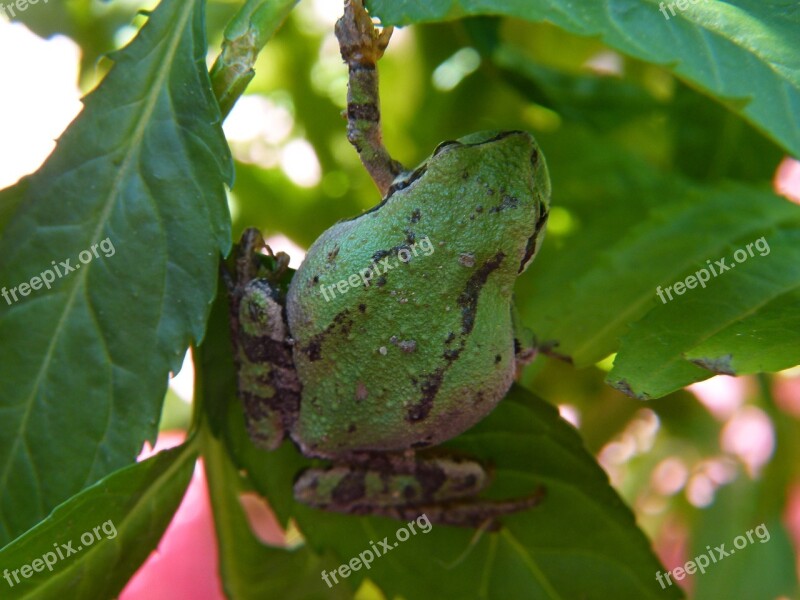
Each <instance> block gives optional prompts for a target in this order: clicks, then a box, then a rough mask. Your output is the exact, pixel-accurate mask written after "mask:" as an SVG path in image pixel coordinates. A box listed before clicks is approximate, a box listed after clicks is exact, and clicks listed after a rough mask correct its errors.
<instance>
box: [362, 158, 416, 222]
mask: <svg viewBox="0 0 800 600" xmlns="http://www.w3.org/2000/svg"><path fill="white" fill-rule="evenodd" d="M427 171H428V165H427V163H426V164H424V165H421V166H420V167H418V168H417V169H416V170H414V171H413V172H412V173H411V175H409V176H408V177H406V178H405V179H399V178H398V179H396V180H395V182H394V183H392V185H391V186H390V187H389V191H388V192H386V197H385V198H384V200H383V202H386V201H387V200H388V199H389V198H391V197H392V196H393V195H394V194H395V192H399V191H401V190H404V189H406V188H407V187H409V186H411V185H412V184H414V183H416V182H417V181H418V180H420V179H422V177H423V176H424V175H425V173H427ZM383 202H382V203H381V205H382V204H383ZM373 210H375V209H374V208H373V209H371V210H370V211H369V212H372V211H373Z"/></svg>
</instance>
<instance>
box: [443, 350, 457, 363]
mask: <svg viewBox="0 0 800 600" xmlns="http://www.w3.org/2000/svg"><path fill="white" fill-rule="evenodd" d="M459 354H461V348H458V349H457V350H445V351H444V354H443V355H442V356H443V358H444V359H445V360H446V361H447V362H453V361H454V360H456V359H457V358H458V355H459Z"/></svg>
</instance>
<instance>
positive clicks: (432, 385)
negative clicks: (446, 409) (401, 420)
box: [406, 367, 445, 423]
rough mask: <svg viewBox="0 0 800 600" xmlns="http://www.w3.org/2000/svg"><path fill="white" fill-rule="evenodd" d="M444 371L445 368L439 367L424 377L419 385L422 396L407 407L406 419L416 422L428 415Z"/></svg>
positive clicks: (440, 384)
mask: <svg viewBox="0 0 800 600" xmlns="http://www.w3.org/2000/svg"><path fill="white" fill-rule="evenodd" d="M444 372H445V369H443V368H441V367H440V368H438V369H436V371H434V372H433V374H432V375H428V377H426V378H425V381H423V382H422V385H420V391H421V392H422V398H420V400H419V402H417V403H416V404H414V405H413V406H412V407H411V408H409V409H408V415H407V416H406V420H407V421H409V422H410V423H417V422H419V421H422V420H424V419H426V418H427V417H428V415H429V414H430V412H431V409H432V408H433V401H434V399H435V398H436V394H438V393H439V388H440V387H441V386H442V380H443V379H444Z"/></svg>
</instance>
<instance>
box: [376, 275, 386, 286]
mask: <svg viewBox="0 0 800 600" xmlns="http://www.w3.org/2000/svg"><path fill="white" fill-rule="evenodd" d="M375 285H377V286H378V287H383V286H385V285H386V276H385V275H381V276H380V277H378V278H377V279H376V280H375Z"/></svg>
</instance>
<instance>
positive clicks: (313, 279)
mask: <svg viewBox="0 0 800 600" xmlns="http://www.w3.org/2000/svg"><path fill="white" fill-rule="evenodd" d="M318 283H319V275H314V277H312V278H311V285H317V284H318Z"/></svg>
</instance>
